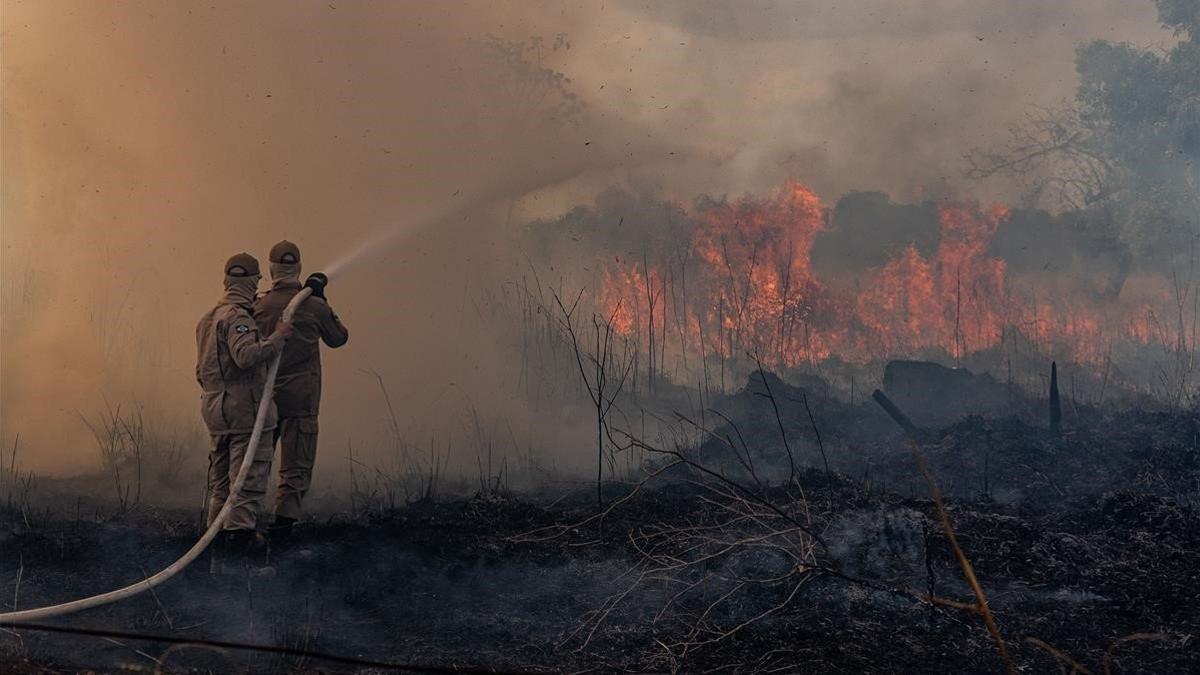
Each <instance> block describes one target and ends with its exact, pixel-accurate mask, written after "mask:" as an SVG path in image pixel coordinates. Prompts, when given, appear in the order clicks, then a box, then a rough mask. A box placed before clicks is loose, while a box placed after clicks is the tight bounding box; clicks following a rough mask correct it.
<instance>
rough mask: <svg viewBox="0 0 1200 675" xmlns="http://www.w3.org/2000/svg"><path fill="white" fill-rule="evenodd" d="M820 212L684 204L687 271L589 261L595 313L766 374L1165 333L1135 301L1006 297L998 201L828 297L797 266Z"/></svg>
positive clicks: (950, 211) (635, 333) (808, 269)
mask: <svg viewBox="0 0 1200 675" xmlns="http://www.w3.org/2000/svg"><path fill="white" fill-rule="evenodd" d="M826 213H827V209H826V208H825V206H824V205H823V204H822V202H821V200H820V198H819V197H818V196H817V195H816V193H814V192H813V191H812V190H811V189H809V188H808V187H806V186H804V185H803V184H800V183H798V182H794V181H789V182H788V183H785V184H784V185H783V186H782V187H780V188H779V189H777V190H775V191H773V192H772V193H771V194H769V195H768V196H766V197H761V198H756V197H752V196H746V197H743V198H740V199H738V200H735V201H733V202H728V203H722V204H718V205H713V206H707V207H703V208H699V209H696V210H695V211H694V212H693V213H691V214H689V215H690V217H691V218H692V219H693V220H694V222H695V223H696V225H695V227H694V229H693V233H692V238H691V241H690V242H686V245H687V246H688V249H687V251H688V253H689V254H691V255H688V256H683V257H682V258H681V259H683V260H687V261H688V262H687V263H686V265H687V268H686V269H685V268H684V264H679V267H678V268H676V267H674V266H673V264H672V263H660V264H654V263H653V262H652V261H647V260H640V261H633V260H621V259H612V260H610V261H608V262H606V263H605V264H604V265H602V269H603V276H602V287H601V289H600V292H599V298H598V299H599V303H600V306H601V307H602V308H603V309H604V311H605V312H606V314H607V315H608V316H610V317H611V320H612V324H613V328H614V329H615V330H616V331H617V332H618V333H619V334H621V335H625V336H631V337H639V336H644V337H646V338H648V339H649V342H651V343H654V342H657V345H658V346H657V349H658V350H660V351H661V350H664V349H665V345H666V344H667V343H668V342H670V341H671V340H672V338H673V339H674V342H675V346H676V348H677V349H680V350H683V351H685V352H691V353H696V352H699V353H702V354H705V355H719V356H723V357H730V356H737V355H740V354H742V353H746V352H749V353H753V354H757V355H759V356H760V358H762V359H763V360H764V362H767V363H769V364H771V365H773V366H795V365H798V364H801V363H804V362H813V361H820V360H823V359H827V358H830V357H837V358H840V359H842V360H844V361H848V362H854V363H867V362H870V361H874V360H878V359H884V358H893V357H898V356H905V355H916V354H918V353H921V352H927V351H930V350H937V351H940V352H942V353H944V354H947V355H949V356H952V357H955V358H958V357H962V356H966V355H968V354H972V353H976V352H980V351H984V350H988V349H993V348H997V347H1001V346H1002V344H1003V342H1004V340H1005V338H1006V335H1015V334H1017V333H1019V334H1020V335H1022V336H1023V337H1024V338H1025V339H1026V340H1028V341H1030V342H1032V343H1033V344H1035V345H1045V346H1053V347H1054V348H1055V349H1058V350H1060V351H1065V354H1064V356H1069V357H1072V358H1075V359H1076V360H1079V361H1083V362H1088V361H1090V362H1097V361H1099V360H1101V359H1103V358H1104V357H1105V353H1106V348H1107V347H1108V346H1110V345H1111V344H1112V342H1113V340H1114V339H1125V340H1135V341H1141V342H1143V343H1145V342H1148V341H1150V340H1152V339H1154V340H1162V341H1164V342H1169V341H1170V340H1175V339H1177V338H1178V336H1177V335H1175V334H1174V333H1172V327H1171V326H1169V325H1164V323H1165V322H1155V321H1152V320H1151V319H1150V318H1146V315H1147V312H1148V311H1149V310H1148V309H1147V308H1146V305H1139V306H1137V307H1135V308H1124V310H1122V311H1117V312H1115V313H1114V312H1111V311H1107V310H1106V309H1105V308H1098V307H1091V306H1085V304H1083V303H1080V302H1079V299H1078V298H1071V297H1063V296H1057V297H1056V296H1054V295H1052V293H1051V292H1050V291H1049V290H1047V289H1042V288H1036V287H1035V288H1033V289H1032V290H1030V291H1025V292H1022V293H1018V292H1016V291H1015V289H1014V288H1013V284H1012V283H1011V280H1010V279H1009V278H1008V272H1007V269H1006V265H1005V262H1004V261H1003V260H1002V259H1000V258H996V257H993V256H990V255H989V254H988V245H989V243H990V242H991V240H992V237H993V236H994V235H995V233H996V231H997V230H998V229H999V228H1000V227H1001V226H1002V224H1003V222H1004V220H1005V219H1006V218H1007V217H1008V215H1009V212H1008V209H1007V208H1005V207H1003V206H996V207H993V208H990V209H986V210H981V209H979V208H977V207H974V206H969V205H965V204H951V205H944V206H942V207H940V208H939V211H938V219H939V225H940V231H941V236H940V240H939V243H938V246H937V248H936V250H935V251H933V252H932V253H931V254H930V255H929V256H928V257H926V256H923V255H922V254H921V253H920V252H919V251H918V250H917V248H916V247H915V246H912V245H909V246H907V247H905V248H903V249H901V250H898V251H895V252H894V253H893V255H892V257H891V258H890V260H888V262H887V263H886V264H884V265H882V266H881V267H878V268H875V269H871V270H868V271H867V273H866V275H865V276H864V277H862V278H860V279H859V283H858V284H857V289H856V290H854V291H835V290H834V289H833V285H832V284H827V283H823V282H822V280H821V279H820V278H818V277H817V275H816V274H815V273H814V271H813V269H812V264H811V260H812V250H813V244H814V242H815V241H816V238H817V236H818V234H820V233H821V231H822V230H824V229H826V226H827V217H826ZM886 225H887V224H886V223H880V227H885V226H886ZM683 280H686V284H683V283H682V282H683ZM1165 293H1166V291H1165V290H1164V291H1163V292H1162V293H1161V294H1160V295H1161V298H1160V299H1163V300H1165V299H1166V295H1165ZM1150 314H1151V318H1153V313H1152V312H1151V313H1150ZM1180 330H1182V329H1180ZM1156 331H1157V333H1156ZM1176 332H1178V331H1176ZM660 360H661V357H660Z"/></svg>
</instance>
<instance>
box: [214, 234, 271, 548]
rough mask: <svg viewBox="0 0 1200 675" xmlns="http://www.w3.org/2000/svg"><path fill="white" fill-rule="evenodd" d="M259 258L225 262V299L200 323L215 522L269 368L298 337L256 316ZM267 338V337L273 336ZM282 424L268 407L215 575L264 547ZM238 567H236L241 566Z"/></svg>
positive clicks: (218, 544) (239, 460)
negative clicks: (265, 504)
mask: <svg viewBox="0 0 1200 675" xmlns="http://www.w3.org/2000/svg"><path fill="white" fill-rule="evenodd" d="M260 278H262V275H261V274H260V273H259V267H258V260H257V259H255V258H254V256H252V255H250V254H248V253H239V254H237V255H235V256H233V257H232V258H230V259H229V260H228V261H226V263H225V295H224V296H223V297H222V298H221V301H220V302H219V303H218V304H217V306H216V307H214V308H213V309H211V310H209V311H208V313H206V314H205V315H204V316H203V317H201V319H200V323H199V324H197V326H196V347H197V358H196V379H197V381H199V383H200V389H201V392H202V393H201V397H200V400H201V414H202V416H203V418H204V423H205V425H206V426H207V427H208V432H209V435H210V436H211V438H212V450H211V451H210V453H209V463H208V522H209V523H210V524H211V523H212V522H213V520H215V519H216V517H217V514H218V513H219V512H220V510H221V507H222V506H223V505H224V504H225V500H226V499H227V498H228V497H229V488H230V485H231V483H232V482H233V481H234V479H235V477H236V476H237V473H238V470H239V468H240V467H241V465H242V460H243V458H244V457H245V454H246V452H248V451H249V450H250V448H249V444H250V438H251V435H252V431H253V429H254V422H255V417H256V415H257V413H258V407H259V402H260V400H261V398H262V395H263V388H264V386H265V384H266V380H267V367H268V364H269V363H270V362H271V360H272V359H274V358H275V356H276V355H277V354H279V352H280V350H282V349H283V346H284V342H285V341H286V340H287V339H288V337H289V336H291V335H292V330H293V329H292V327H291V325H289V324H286V323H281V322H276V323H273V324H271V328H272V329H273V330H272V331H260V330H259V326H258V324H257V323H256V322H255V320H254V317H253V315H252V314H251V311H252V309H253V304H254V298H255V292H256V291H257V290H258V280H259V279H260ZM268 333H269V335H268V336H267V337H263V335H266V334H268ZM275 425H276V414H275V406H274V405H271V406H270V407H269V408H268V410H267V417H266V420H265V424H264V427H263V428H264V430H266V431H265V433H264V434H263V439H262V440H261V441H260V442H259V443H258V448H257V449H256V450H255V454H254V461H253V463H252V464H251V466H250V470H249V473H248V474H247V477H246V482H245V484H244V485H243V487H242V490H241V492H240V493H239V494H238V496H237V498H236V499H235V500H234V503H233V510H232V511H231V512H230V515H229V519H228V520H227V521H226V522H225V529H224V531H223V532H222V533H221V534H220V535H219V537H218V539H217V540H216V548H215V550H214V551H213V554H214V555H213V560H212V562H213V565H212V568H213V571H215V572H222V571H225V569H226V568H227V566H226V563H230V562H234V563H247V564H249V563H251V561H252V558H253V556H255V555H256V554H257V553H258V552H259V551H261V550H263V549H264V547H263V546H262V543H263V542H262V541H261V540H260V538H259V536H258V534H257V530H256V525H257V517H258V511H259V509H260V506H261V503H262V501H263V499H264V498H265V497H266V492H267V480H268V478H269V475H270V472H271V455H272V454H273V453H272V443H271V441H270V436H268V435H267V434H269V433H271V431H270V430H272V429H274V428H275ZM235 567H236V565H235Z"/></svg>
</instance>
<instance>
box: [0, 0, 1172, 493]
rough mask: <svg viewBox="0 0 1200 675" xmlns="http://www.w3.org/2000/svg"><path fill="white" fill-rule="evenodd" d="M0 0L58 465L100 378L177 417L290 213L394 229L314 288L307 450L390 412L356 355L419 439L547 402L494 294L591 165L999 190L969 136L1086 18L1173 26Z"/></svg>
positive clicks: (1004, 14)
mask: <svg viewBox="0 0 1200 675" xmlns="http://www.w3.org/2000/svg"><path fill="white" fill-rule="evenodd" d="M0 20H2V31H3V59H2V63H0V68H2V70H3V78H2V79H3V116H2V118H0V122H2V124H3V126H2V128H0V131H2V133H3V138H2V143H3V148H2V153H3V156H2V159H3V205H2V212H0V218H2V231H0V234H2V236H3V241H2V246H3V249H2V254H3V257H2V258H0V263H2V274H3V277H2V279H3V312H2V320H0V328H2V331H0V333H2V334H0V337H2V342H3V344H2V352H0V356H2V357H3V362H2V364H0V366H2V368H0V370H2V374H0V431H2V435H3V438H2V439H0V440H3V442H4V443H8V442H10V439H12V437H13V436H15V434H17V433H20V434H21V438H22V446H23V448H24V449H23V451H22V458H23V461H24V464H25V466H26V467H27V468H30V469H34V470H38V471H55V472H63V473H71V472H75V471H83V470H87V469H89V468H91V467H93V466H94V465H95V462H96V452H95V449H94V447H93V446H92V445H91V441H90V440H89V436H88V434H87V432H86V428H85V427H84V426H83V424H82V423H81V420H80V417H81V416H84V417H88V416H90V415H94V414H95V411H97V410H99V409H101V408H102V407H103V406H104V405H105V402H106V401H107V402H108V403H110V404H117V403H124V404H125V405H130V406H133V405H142V406H143V407H145V408H146V410H147V413H148V415H149V414H152V415H153V418H154V419H155V420H156V423H160V424H162V425H165V426H181V425H193V426H194V425H196V424H198V403H197V396H198V389H197V385H196V384H195V378H194V363H195V353H194V351H195V347H194V333H193V331H194V327H195V322H196V320H197V319H198V318H199V316H200V315H201V314H203V312H204V311H206V310H207V309H208V308H209V307H211V305H212V304H213V303H214V302H215V301H216V299H217V298H218V297H219V295H220V290H221V289H220V281H221V278H220V266H221V264H222V262H223V261H224V260H225V258H226V257H228V256H229V255H231V254H233V253H236V252H240V251H243V250H244V251H248V252H251V253H254V254H255V255H257V256H258V257H259V258H260V260H264V261H265V256H266V252H267V250H268V249H269V247H270V246H271V244H272V243H274V242H275V241H277V240H279V239H281V238H288V239H290V240H292V241H296V242H297V243H299V245H300V247H301V249H302V253H303V259H304V268H305V271H307V272H311V271H317V270H318V269H320V267H321V266H322V265H324V264H327V263H328V262H330V261H331V260H334V259H335V258H337V257H339V256H340V255H342V254H343V253H345V251H347V250H350V249H353V248H354V247H355V245H356V243H357V242H360V241H362V240H363V239H364V238H370V237H373V236H377V233H379V232H381V231H383V232H387V231H392V230H397V229H398V230H400V231H402V232H403V234H402V235H400V236H397V237H394V238H391V239H389V240H388V245H387V247H386V249H383V247H382V246H381V247H380V249H381V250H377V251H374V252H373V253H374V255H373V256H372V257H371V258H370V260H368V261H367V262H364V263H363V264H361V265H358V266H356V267H352V268H349V269H347V271H346V272H345V273H344V274H343V275H341V276H340V277H339V278H338V279H336V280H335V282H334V283H333V285H332V286H331V288H330V292H329V295H330V299H331V302H332V304H333V306H334V307H335V309H337V311H338V312H339V313H340V314H341V315H342V316H343V317H344V319H345V320H346V323H347V324H348V326H349V328H350V331H351V340H350V343H349V344H348V345H347V347H346V348H344V349H343V350H340V351H336V352H326V356H325V364H326V372H327V376H326V384H325V394H324V406H323V410H324V414H323V417H322V421H321V424H322V457H340V456H341V454H342V450H341V449H342V448H344V447H345V446H346V445H347V444H348V443H353V442H358V441H362V442H364V443H365V442H368V441H367V440H363V438H364V437H366V436H369V435H370V434H368V433H367V432H366V431H364V430H375V429H381V430H382V429H386V428H387V427H388V424H389V423H390V422H389V421H388V414H387V411H386V409H385V407H384V404H383V402H382V399H381V397H380V392H379V385H378V380H377V379H376V378H375V375H376V374H378V375H379V376H380V377H382V378H383V380H384V382H385V383H386V385H387V387H388V388H389V392H390V395H391V397H392V400H393V402H394V403H395V405H396V408H397V410H398V413H399V415H398V416H399V418H400V419H399V423H400V425H401V426H403V427H404V428H405V429H412V430H413V434H414V435H430V434H436V433H439V431H444V430H445V429H448V428H451V427H455V426H457V425H460V424H461V423H462V422H463V418H464V416H465V415H467V414H468V411H470V410H472V409H477V410H480V411H483V412H482V414H483V415H484V416H485V417H488V418H489V419H493V420H496V419H509V418H511V419H517V420H518V424H516V425H515V426H519V427H524V428H530V429H531V428H533V427H537V426H539V425H543V424H548V425H549V426H553V425H551V424H549V423H544V420H538V419H536V416H533V415H530V414H529V411H527V410H524V409H523V408H522V406H521V405H520V404H519V403H518V402H516V397H515V396H514V391H515V390H514V388H513V387H512V386H511V382H510V378H511V376H512V364H513V362H514V360H515V357H514V355H513V351H512V344H511V336H508V335H505V334H504V332H503V331H502V330H499V329H497V328H495V322H494V318H495V315H496V314H497V313H503V311H504V310H503V307H502V306H501V305H498V304H496V303H493V302H492V301H491V300H489V299H488V298H489V297H491V296H492V295H494V294H497V293H499V290H498V289H502V288H504V284H506V283H507V282H508V281H510V274H511V272H512V270H513V268H514V265H519V261H520V255H519V252H518V251H517V250H515V247H514V246H512V242H511V239H512V237H511V235H512V233H513V231H514V230H515V229H517V228H516V224H517V223H519V222H522V221H524V220H528V219H530V218H533V217H547V216H554V215H557V214H560V213H562V212H564V211H566V210H567V209H569V208H570V207H572V206H574V205H577V204H580V203H589V202H591V201H592V200H593V199H594V198H595V196H596V195H597V194H599V193H600V192H602V191H603V190H604V189H605V188H607V187H610V186H613V185H624V186H635V187H636V188H637V189H638V191H643V190H649V191H653V192H655V193H656V194H661V195H662V197H663V198H664V199H678V200H679V201H681V202H684V203H686V202H688V201H690V200H691V199H692V198H693V197H694V196H695V195H697V194H701V193H706V194H722V193H729V194H739V193H741V192H743V191H748V190H750V191H760V190H765V189H768V188H770V187H771V186H774V185H778V184H779V182H780V181H782V180H783V179H784V178H786V177H788V176H792V177H794V178H797V179H799V180H803V181H805V182H806V183H809V184H810V185H812V186H813V187H814V188H815V189H816V190H817V191H818V193H820V194H821V195H822V196H823V197H824V198H825V199H826V201H827V202H828V203H829V204H831V205H832V204H833V203H835V202H836V200H837V198H838V197H839V196H841V195H842V194H844V193H846V192H848V191H851V190H860V189H861V190H879V191H882V192H884V193H887V194H889V195H891V196H892V197H893V198H894V199H896V200H900V201H914V200H918V199H925V198H937V197H955V198H980V199H1009V198H1013V197H1014V195H1013V194H1011V193H1009V192H1007V190H1008V189H1009V188H1008V186H1005V185H1003V184H994V185H992V184H989V185H976V184H970V183H967V182H966V181H964V180H963V179H962V178H961V166H960V158H961V156H962V154H963V153H964V152H966V151H967V150H968V149H969V148H970V147H972V146H976V145H986V144H988V143H993V142H997V141H999V140H1002V139H1003V138H1004V135H1005V133H1006V129H1007V127H1008V126H1009V125H1011V124H1012V123H1013V122H1014V121H1016V120H1017V119H1018V118H1019V116H1020V115H1021V114H1022V111H1024V110H1025V109H1027V107H1028V106H1029V105H1033V104H1044V105H1051V104H1053V103H1055V102H1056V101H1060V100H1063V99H1065V98H1069V97H1070V96H1071V95H1072V92H1073V90H1074V85H1075V76H1074V70H1073V50H1074V48H1075V47H1076V46H1077V45H1078V44H1079V43H1080V42H1083V41H1087V40H1091V39H1108V40H1114V41H1129V42H1132V43H1135V44H1138V45H1150V44H1154V43H1155V42H1163V43H1166V42H1169V41H1170V39H1171V36H1170V33H1169V32H1166V31H1163V30H1161V29H1160V28H1159V26H1158V25H1157V23H1156V21H1155V14H1154V7H1153V4H1152V3H1150V2H1101V3H1095V2H1082V1H1072V2H1063V3H1024V2H1008V3H991V4H988V5H986V6H980V5H979V4H978V3H970V2H948V1H945V0H938V1H933V2H921V3H882V2H869V3H850V2H846V3H833V2H797V3H782V2H781V3H762V2H752V3H742V2H727V3H709V2H700V3H694V2H665V3H657V2H656V3H634V2H595V3H579V4H568V5H564V4H559V3H535V2H508V3H454V4H444V3H393V2H346V1H342V0H334V1H332V2H330V1H328V0H322V1H320V2H301V3H284V2H264V3H233V2H212V3H210V2H205V3H170V4H165V3H148V2H129V3H114V2H47V3H33V2H20V1H17V0H6V1H5V2H4V3H3V16H2V19H0ZM531 38H538V39H537V40H531ZM514 45H520V46H521V47H520V49H519V50H518V51H517V52H516V55H515V56H514V52H512V50H511V49H512V47H513V46H514ZM560 75H561V77H559V76H560ZM372 433H374V432H372ZM557 433H558V432H557V431H556V430H554V429H548V430H546V432H545V436H544V439H546V442H547V443H549V442H551V441H553V440H554V439H557V438H559V437H558V436H557V435H556V434H557ZM562 442H563V443H564V444H568V445H569V439H568V440H567V441H562ZM560 450H561V452H563V453H564V454H569V453H570V452H571V449H570V448H569V447H563V448H559V449H556V450H555V451H556V452H558V451H560ZM323 461H336V460H332V459H331V460H323Z"/></svg>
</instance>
